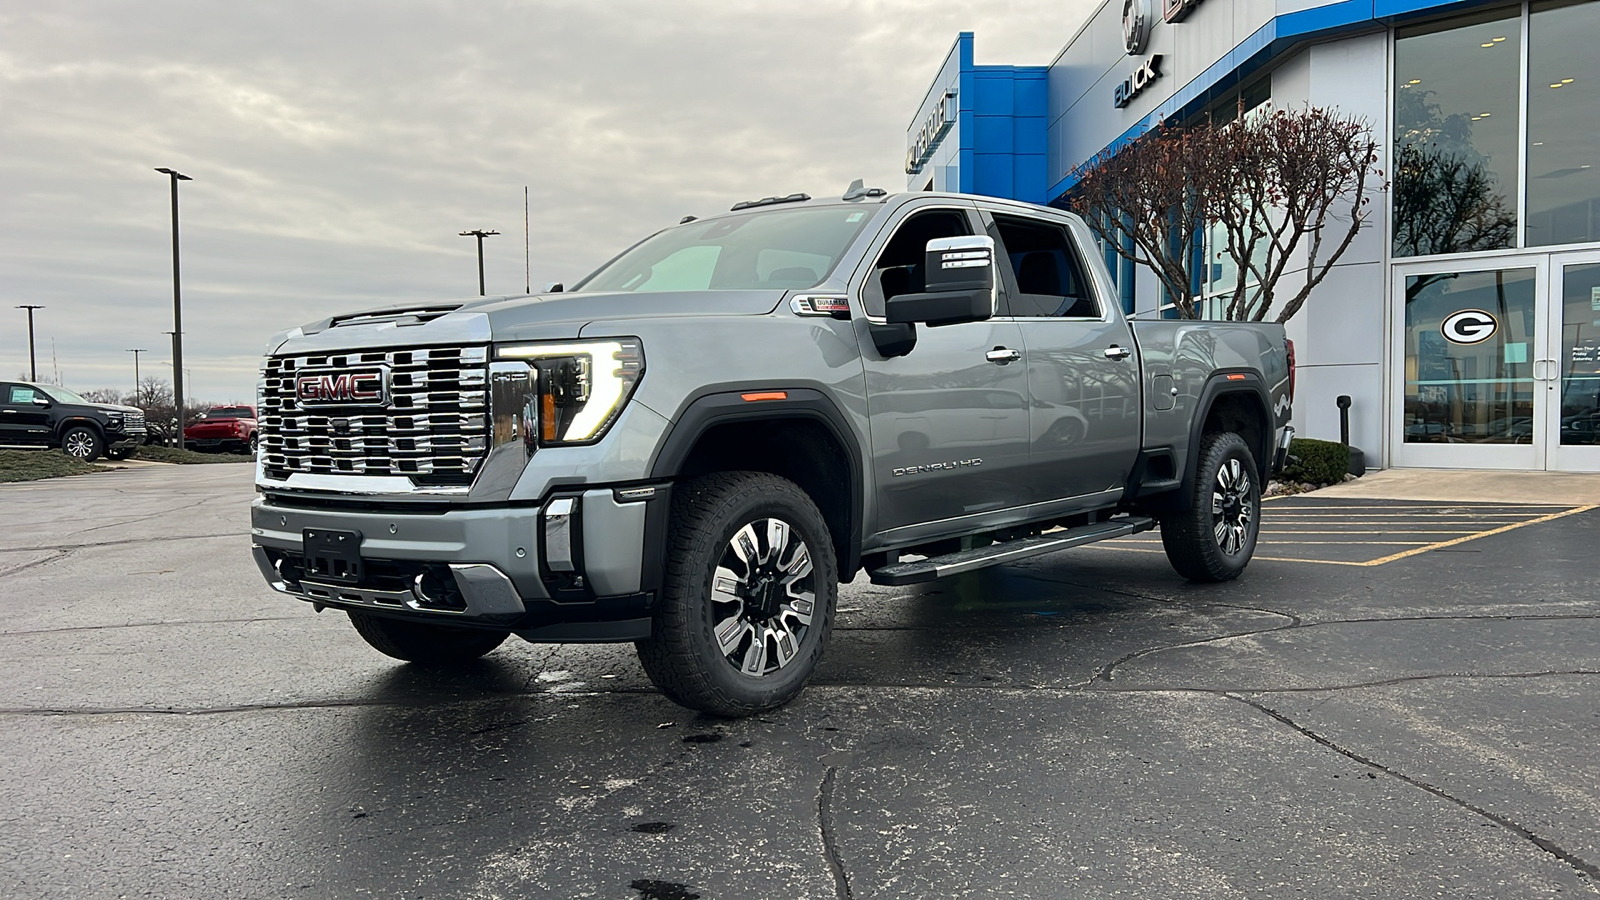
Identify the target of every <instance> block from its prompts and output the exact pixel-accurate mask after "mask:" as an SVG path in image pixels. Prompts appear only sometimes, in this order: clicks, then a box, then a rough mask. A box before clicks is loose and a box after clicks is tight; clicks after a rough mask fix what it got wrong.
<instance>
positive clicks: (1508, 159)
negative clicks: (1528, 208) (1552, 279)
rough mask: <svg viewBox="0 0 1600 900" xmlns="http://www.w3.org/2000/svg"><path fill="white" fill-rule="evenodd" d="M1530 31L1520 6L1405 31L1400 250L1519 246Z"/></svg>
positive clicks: (1399, 99) (1399, 70)
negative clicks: (1524, 42) (1524, 50)
mask: <svg viewBox="0 0 1600 900" xmlns="http://www.w3.org/2000/svg"><path fill="white" fill-rule="evenodd" d="M1463 22H1464V23H1465V24H1463ZM1521 33H1522V22H1521V15H1520V10H1519V9H1517V8H1515V7H1512V8H1508V9H1505V10H1498V11H1494V12H1491V13H1484V14H1481V15H1478V16H1473V17H1470V18H1466V19H1465V20H1463V19H1462V18H1460V17H1458V18H1456V19H1453V20H1451V22H1450V23H1449V25H1448V26H1443V25H1438V24H1435V25H1429V26H1423V27H1420V28H1415V29H1410V30H1404V31H1401V32H1400V33H1399V36H1398V37H1397V39H1396V41H1395V70H1394V71H1395V91H1394V97H1395V125H1394V128H1395V131H1394V136H1395V158H1394V173H1395V174H1394V186H1393V200H1392V202H1393V205H1394V253H1395V255H1396V256H1424V255H1430V254H1436V253H1465V252H1470V251H1476V250H1500V249H1504V248H1506V247H1511V246H1513V245H1514V244H1515V242H1516V194H1517V176H1518V167H1517V163H1518V157H1519V150H1518V143H1519V139H1520V134H1519V126H1518V118H1519V117H1520V112H1521V103H1520V102H1519V99H1518V95H1519V93H1520V89H1521V88H1520V83H1521V69H1522V60H1521V56H1520V54H1521V49H1520V46H1521Z"/></svg>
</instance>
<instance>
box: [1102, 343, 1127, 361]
mask: <svg viewBox="0 0 1600 900" xmlns="http://www.w3.org/2000/svg"><path fill="white" fill-rule="evenodd" d="M1132 355H1133V351H1132V350H1129V349H1128V348H1127V347H1119V346H1117V345H1116V344H1112V345H1111V346H1109V347H1107V348H1106V359H1127V358H1128V357H1130V356H1132Z"/></svg>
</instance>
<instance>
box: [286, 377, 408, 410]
mask: <svg viewBox="0 0 1600 900" xmlns="http://www.w3.org/2000/svg"><path fill="white" fill-rule="evenodd" d="M385 388H386V384H385V380H384V377H383V372H382V371H381V370H377V369H367V370H364V371H360V372H324V373H321V374H317V375H302V376H300V377H299V378H296V379H295V383H294V396H295V400H297V401H298V402H299V404H300V405H301V406H339V405H350V406H378V405H382V404H383V403H384V402H385V401H387V400H388V399H389V398H388V396H387V394H388V391H387V390H385Z"/></svg>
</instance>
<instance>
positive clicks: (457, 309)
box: [267, 290, 786, 355]
mask: <svg viewBox="0 0 1600 900" xmlns="http://www.w3.org/2000/svg"><path fill="white" fill-rule="evenodd" d="M785 293H786V292H785V291H782V290H770V291H664V292H660V293H629V292H618V293H588V292H578V293H571V294H566V293H562V294H525V295H518V296H507V297H473V298H471V299H470V300H451V301H445V302H442V303H438V304H428V305H423V304H407V305H401V306H391V307H383V308H380V309H375V310H367V311H364V312H359V313H349V314H345V315H339V316H332V317H330V318H327V319H323V320H322V321H320V322H313V323H311V324H309V325H304V326H301V327H300V328H296V329H293V330H291V331H287V332H284V333H282V334H279V335H277V336H275V337H273V339H272V341H271V343H270V344H269V345H268V350H267V352H268V353H269V354H273V355H277V354H289V353H316V352H322V351H329V350H341V349H346V348H349V347H372V348H379V347H404V346H425V345H429V344H439V345H448V344H472V343H481V342H487V341H489V340H491V339H492V340H496V341H505V340H512V341H538V340H568V339H571V338H576V337H578V335H579V332H580V331H581V330H582V329H583V327H584V326H585V325H588V324H590V323H593V322H607V321H627V320H633V319H652V318H661V317H672V316H762V315H766V314H767V313H770V312H772V311H773V310H774V309H776V308H777V306H778V302H779V301H780V300H782V299H783V296H784V294H785Z"/></svg>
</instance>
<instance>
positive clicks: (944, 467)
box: [894, 459, 983, 478]
mask: <svg viewBox="0 0 1600 900" xmlns="http://www.w3.org/2000/svg"><path fill="white" fill-rule="evenodd" d="M981 465H983V460H981V459H958V460H955V461H953V462H937V463H928V464H927V465H925V466H905V467H903V468H896V469H895V470H894V477H896V478H899V477H901V476H902V475H925V474H929V473H932V472H953V471H955V470H956V469H970V468H972V467H974V466H981Z"/></svg>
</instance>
